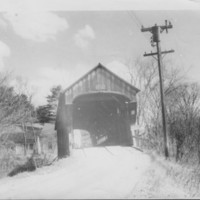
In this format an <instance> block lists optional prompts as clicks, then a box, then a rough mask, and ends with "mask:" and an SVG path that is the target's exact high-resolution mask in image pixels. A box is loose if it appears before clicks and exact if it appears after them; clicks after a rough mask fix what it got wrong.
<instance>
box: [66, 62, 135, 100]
mask: <svg viewBox="0 0 200 200" xmlns="http://www.w3.org/2000/svg"><path fill="white" fill-rule="evenodd" d="M89 92H117V93H121V94H123V95H125V96H127V97H128V98H129V99H130V100H131V101H136V99H135V98H136V93H137V92H139V90H138V89H137V88H135V87H134V86H132V85H131V84H129V83H127V82H126V81H124V80H123V79H121V78H120V77H118V76H117V75H115V74H114V73H112V72H111V71H109V70H108V69H106V68H105V67H104V66H102V65H101V64H99V65H98V66H97V67H95V68H94V69H93V70H91V71H90V72H88V73H87V74H86V75H85V76H83V77H82V78H81V79H79V80H78V81H76V82H75V83H74V84H73V85H71V86H70V87H69V88H67V89H66V90H65V91H64V93H65V97H66V103H67V104H68V103H72V101H73V99H74V98H75V97H77V96H78V95H81V94H84V93H89Z"/></svg>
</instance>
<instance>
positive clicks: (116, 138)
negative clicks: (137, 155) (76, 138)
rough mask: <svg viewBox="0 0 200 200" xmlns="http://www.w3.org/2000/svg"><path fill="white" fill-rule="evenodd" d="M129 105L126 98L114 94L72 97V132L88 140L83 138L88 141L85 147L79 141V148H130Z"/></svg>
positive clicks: (91, 94)
mask: <svg viewBox="0 0 200 200" xmlns="http://www.w3.org/2000/svg"><path fill="white" fill-rule="evenodd" d="M129 102H130V100H129V98H128V97H126V96H124V95H121V94H115V93H89V94H84V95H80V96H78V97H76V98H75V99H74V101H73V125H72V126H73V129H74V130H82V133H85V132H88V133H89V136H90V137H89V138H88V136H86V137H87V138H88V139H89V140H91V142H89V143H88V141H86V143H87V145H86V144H84V142H83V140H82V146H84V145H85V146H88V144H90V145H91V146H110V145H126V146H130V145H132V144H133V141H132V134H131V129H130V121H129V111H128V106H127V105H128V103H129ZM83 130H84V131H83ZM84 135H85V134H84ZM81 136H83V135H81ZM82 138H83V137H82ZM86 140H87V139H86ZM90 145H89V146H90ZM85 146H84V147H85Z"/></svg>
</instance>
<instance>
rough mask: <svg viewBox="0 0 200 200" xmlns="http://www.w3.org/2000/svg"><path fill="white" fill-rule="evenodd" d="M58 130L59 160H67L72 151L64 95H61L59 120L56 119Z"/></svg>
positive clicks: (58, 112) (58, 111)
mask: <svg viewBox="0 0 200 200" xmlns="http://www.w3.org/2000/svg"><path fill="white" fill-rule="evenodd" d="M56 129H57V148H58V158H59V159H60V158H65V157H67V156H69V155H70V150H69V131H68V127H67V121H66V112H65V94H64V93H61V94H60V97H59V102H58V110H57V118H56Z"/></svg>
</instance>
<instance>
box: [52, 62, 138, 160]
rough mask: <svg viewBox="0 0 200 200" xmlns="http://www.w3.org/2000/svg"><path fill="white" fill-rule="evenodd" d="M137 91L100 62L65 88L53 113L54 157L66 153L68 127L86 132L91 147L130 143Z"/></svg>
mask: <svg viewBox="0 0 200 200" xmlns="http://www.w3.org/2000/svg"><path fill="white" fill-rule="evenodd" d="M138 91H139V90H138V89H137V88H135V87H134V86H132V85H130V84H129V83H127V82H125V81H124V80H122V79H121V78H119V77H118V76H116V75H115V74H113V73H112V72H110V71H109V70H107V69H106V68H105V67H103V66H102V65H101V64H99V65H98V66H97V67H96V68H94V69H93V70H92V71H90V72H89V73H87V74H86V75H85V76H84V77H82V78H81V79H79V80H78V81H77V82H76V83H74V84H73V85H72V86H70V87H69V88H67V89H66V90H65V91H64V92H63V93H62V94H61V95H60V99H59V105H58V112H57V120H56V129H57V140H58V156H59V157H64V156H66V155H69V154H70V152H69V133H70V132H71V131H72V129H82V130H86V131H88V132H89V133H90V136H91V139H92V145H93V146H100V145H132V144H133V141H132V133H131V129H130V126H131V124H134V123H135V119H136V93H137V92H138ZM102 138H106V139H104V140H102Z"/></svg>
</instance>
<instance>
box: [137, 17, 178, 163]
mask: <svg viewBox="0 0 200 200" xmlns="http://www.w3.org/2000/svg"><path fill="white" fill-rule="evenodd" d="M171 28H172V24H171V23H170V22H169V24H168V22H167V20H165V25H164V26H157V25H156V24H155V26H152V27H149V28H144V27H142V29H141V31H142V32H147V31H148V32H151V33H152V34H153V35H152V40H151V45H152V46H156V47H157V52H154V53H153V52H151V53H148V54H147V53H145V54H144V56H153V57H154V55H157V58H156V59H157V61H158V71H159V78H160V99H161V108H162V124H163V136H164V137H163V138H164V153H165V158H166V159H167V158H168V157H169V151H168V147H167V127H166V116H165V101H164V92H163V78H162V75H163V74H162V54H167V53H172V52H174V50H169V51H163V52H162V51H161V47H160V33H162V32H163V31H164V30H166V33H168V29H171ZM155 43H156V45H155Z"/></svg>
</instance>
